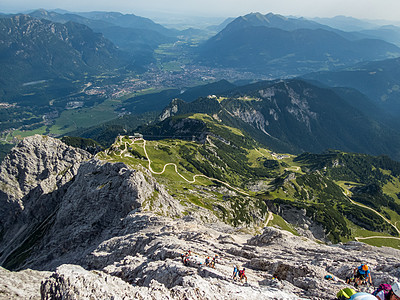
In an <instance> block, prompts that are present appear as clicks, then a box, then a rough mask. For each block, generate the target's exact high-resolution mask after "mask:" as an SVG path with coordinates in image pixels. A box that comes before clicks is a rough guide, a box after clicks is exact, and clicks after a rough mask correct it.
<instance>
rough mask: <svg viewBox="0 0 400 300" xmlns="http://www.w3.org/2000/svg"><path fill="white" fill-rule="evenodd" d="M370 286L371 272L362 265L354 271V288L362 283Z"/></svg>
mask: <svg viewBox="0 0 400 300" xmlns="http://www.w3.org/2000/svg"><path fill="white" fill-rule="evenodd" d="M368 281H369V283H370V284H371V285H372V278H371V271H370V270H369V267H368V266H367V265H366V264H362V265H360V266H359V267H357V268H355V269H354V282H355V283H354V286H355V287H358V286H359V285H361V284H363V282H368Z"/></svg>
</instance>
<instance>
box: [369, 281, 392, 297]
mask: <svg viewBox="0 0 400 300" xmlns="http://www.w3.org/2000/svg"><path fill="white" fill-rule="evenodd" d="M391 290H392V286H391V285H390V284H386V283H382V284H380V285H379V286H378V288H377V289H376V290H375V291H374V292H373V293H372V295H374V296H376V295H377V294H378V293H379V292H380V291H383V292H384V293H385V298H386V295H387V294H389V292H390V291H391Z"/></svg>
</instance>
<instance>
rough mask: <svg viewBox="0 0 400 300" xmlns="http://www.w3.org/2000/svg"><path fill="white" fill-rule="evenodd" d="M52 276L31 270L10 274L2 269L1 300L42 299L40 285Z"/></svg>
mask: <svg viewBox="0 0 400 300" xmlns="http://www.w3.org/2000/svg"><path fill="white" fill-rule="evenodd" d="M50 275H51V273H50V272H39V271H35V270H30V269H27V270H23V271H20V272H10V271H8V270H6V269H4V268H2V267H0V299H30V300H36V299H40V283H41V281H42V280H44V279H46V278H47V277H49V276H50Z"/></svg>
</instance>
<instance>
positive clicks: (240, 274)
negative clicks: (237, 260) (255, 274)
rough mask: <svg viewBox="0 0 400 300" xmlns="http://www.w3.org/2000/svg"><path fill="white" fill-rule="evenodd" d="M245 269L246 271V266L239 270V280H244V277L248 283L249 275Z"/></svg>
mask: <svg viewBox="0 0 400 300" xmlns="http://www.w3.org/2000/svg"><path fill="white" fill-rule="evenodd" d="M245 271H246V269H245V268H243V269H242V270H240V271H239V280H240V282H242V279H245V280H246V283H247V276H246V274H245V273H244V272H245Z"/></svg>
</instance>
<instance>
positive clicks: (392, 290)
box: [372, 282, 400, 300]
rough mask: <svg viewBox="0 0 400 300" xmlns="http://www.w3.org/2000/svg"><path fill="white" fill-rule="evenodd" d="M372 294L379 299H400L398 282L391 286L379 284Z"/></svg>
mask: <svg viewBox="0 0 400 300" xmlns="http://www.w3.org/2000/svg"><path fill="white" fill-rule="evenodd" d="M372 295H375V297H376V298H378V299H379V300H400V284H399V283H398V282H396V283H395V284H393V285H392V286H390V284H381V285H379V287H378V288H377V289H376V291H374V292H373V293H372Z"/></svg>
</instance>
